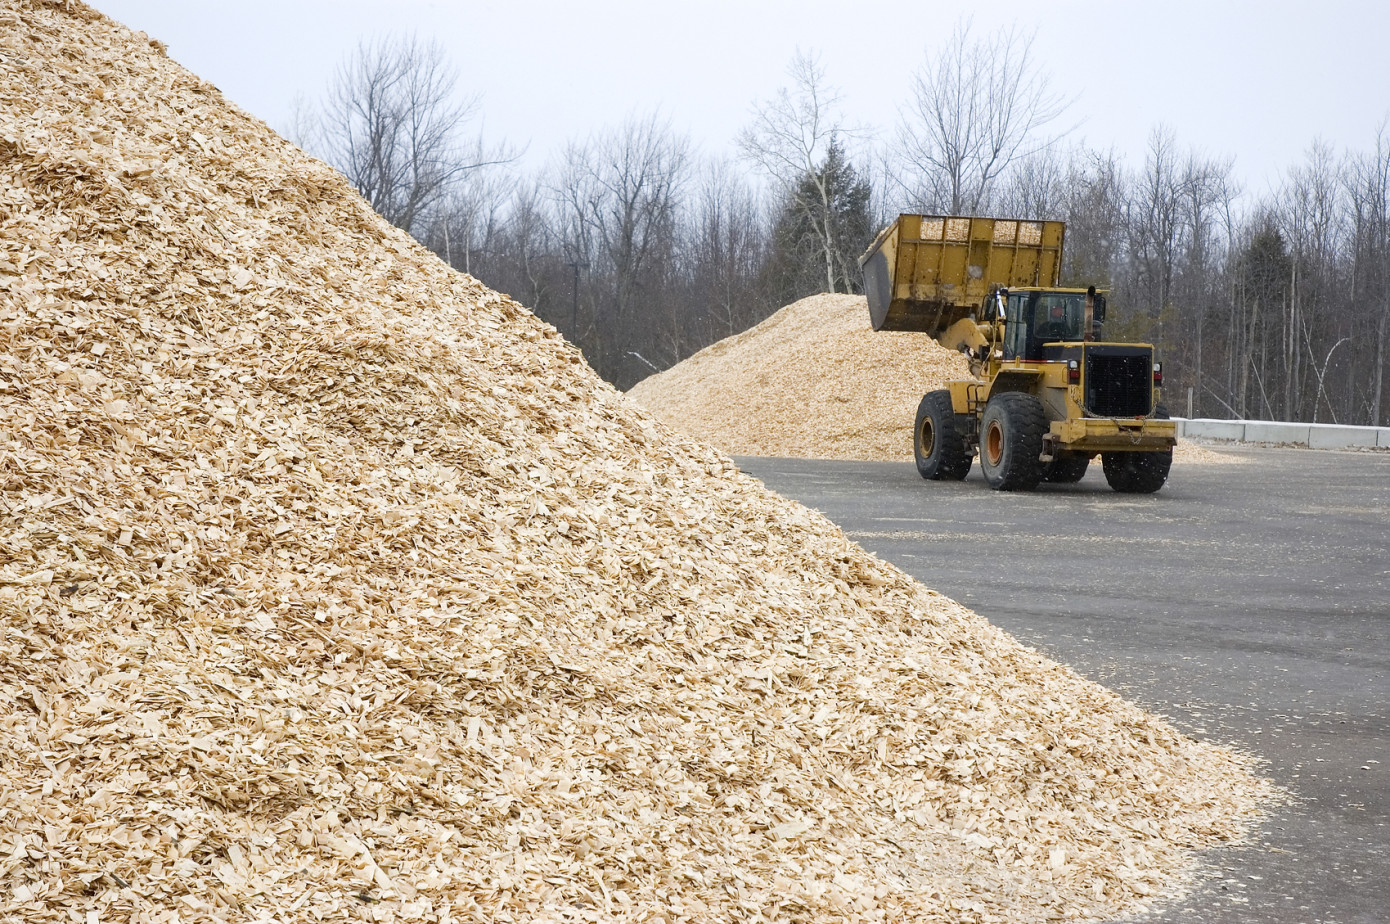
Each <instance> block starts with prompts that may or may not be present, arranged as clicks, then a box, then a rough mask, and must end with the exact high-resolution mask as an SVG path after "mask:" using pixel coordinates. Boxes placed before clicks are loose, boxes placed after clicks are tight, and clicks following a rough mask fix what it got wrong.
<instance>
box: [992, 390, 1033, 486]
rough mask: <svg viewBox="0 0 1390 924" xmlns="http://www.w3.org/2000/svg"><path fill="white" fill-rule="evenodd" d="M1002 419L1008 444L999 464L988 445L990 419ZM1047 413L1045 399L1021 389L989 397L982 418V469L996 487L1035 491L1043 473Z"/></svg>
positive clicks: (1004, 448) (1005, 443)
mask: <svg viewBox="0 0 1390 924" xmlns="http://www.w3.org/2000/svg"><path fill="white" fill-rule="evenodd" d="M992 419H998V420H999V421H1000V424H1001V426H1002V429H1003V436H1004V447H1003V452H1002V453H1001V456H1000V465H999V467H998V468H997V469H996V468H993V467H992V466H991V465H990V464H989V462H988V450H987V449H986V446H985V441H986V439H987V433H988V430H989V423H990V421H991V420H992ZM1047 429H1048V420H1047V414H1046V412H1045V411H1044V410H1043V406H1042V402H1041V401H1039V400H1038V399H1037V398H1036V397H1035V396H1033V395H1030V394H1027V393H1026V392H1021V391H1010V392H1004V393H1003V394H999V395H995V396H994V397H992V398H990V399H989V403H988V404H987V405H986V406H985V413H984V416H983V417H982V418H981V420H980V469H981V470H982V471H983V472H984V473H985V480H986V481H988V482H989V486H990V487H991V488H994V489H995V490H996V491H1031V490H1032V489H1033V488H1036V487H1037V486H1038V482H1040V481H1041V480H1042V477H1043V463H1042V459H1041V458H1040V457H1041V456H1042V443H1043V435H1044V434H1045V433H1046V432H1047Z"/></svg>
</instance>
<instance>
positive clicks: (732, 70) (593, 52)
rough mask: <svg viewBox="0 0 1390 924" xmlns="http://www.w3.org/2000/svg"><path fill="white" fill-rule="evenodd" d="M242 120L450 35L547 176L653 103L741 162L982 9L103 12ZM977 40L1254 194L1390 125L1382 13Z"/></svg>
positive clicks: (341, 1)
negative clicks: (740, 143)
mask: <svg viewBox="0 0 1390 924" xmlns="http://www.w3.org/2000/svg"><path fill="white" fill-rule="evenodd" d="M93 2H94V5H95V6H96V7H97V8H98V9H100V10H101V11H102V12H104V13H106V14H107V15H110V16H112V17H114V18H116V19H118V20H120V21H121V22H124V23H125V24H126V25H128V26H131V27H132V28H136V29H143V30H145V31H146V32H148V33H150V35H151V36H153V37H155V38H157V39H160V40H162V41H164V42H165V43H166V44H168V46H169V53H170V55H171V56H172V57H173V58H174V59H175V60H177V61H179V62H180V63H182V64H183V65H184V66H186V67H188V68H189V69H190V70H192V71H193V72H195V73H197V74H198V75H199V76H201V77H203V78H204V79H206V80H208V81H210V82H211V83H213V84H215V85H216V86H218V87H219V88H220V89H221V90H222V91H223V92H224V93H225V94H226V95H227V96H228V97H230V98H231V99H232V100H233V101H235V102H236V103H237V104H238V105H240V106H242V107H243V108H245V109H247V110H248V111H250V112H252V113H254V114H255V115H257V116H259V117H260V118H262V119H264V120H265V121H267V122H269V123H270V124H271V126H272V127H274V128H276V129H279V130H282V131H283V130H285V129H286V127H287V126H288V125H289V122H290V113H291V111H292V105H293V101H294V99H295V97H296V95H303V96H305V97H308V98H310V99H316V98H317V97H318V96H319V95H320V94H321V93H322V91H323V89H324V87H325V86H326V85H327V83H328V81H329V79H330V78H331V76H332V73H333V70H334V68H335V67H336V66H337V64H338V63H339V62H340V61H341V60H342V59H343V58H344V57H345V56H346V55H347V54H348V53H350V52H351V51H352V49H353V48H354V47H355V46H356V44H357V42H358V41H359V40H360V39H362V38H369V37H371V36H374V35H379V34H384V33H388V32H392V31H398V32H414V33H416V34H417V35H419V36H420V37H422V38H434V39H437V40H438V41H440V42H441V43H442V44H443V45H444V46H445V48H446V50H447V51H448V53H449V56H450V60H451V62H452V63H453V64H454V65H455V66H456V67H457V68H458V70H459V73H460V85H461V87H463V88H465V89H468V90H473V91H477V92H479V93H481V95H482V113H483V117H484V120H485V129H486V133H487V135H488V138H489V140H491V141H498V140H506V141H509V142H512V143H514V144H516V145H518V146H520V145H527V146H529V151H528V154H527V157H526V159H525V162H524V165H525V166H526V167H527V168H534V167H538V166H540V165H541V164H542V163H544V161H545V159H546V158H547V157H549V156H550V155H551V154H553V153H555V152H557V151H558V149H560V148H561V147H563V145H564V143H565V142H566V141H567V140H570V139H582V138H584V137H585V136H587V135H588V134H589V133H590V132H592V131H595V130H597V129H602V128H604V127H607V126H611V125H615V124H617V123H619V122H621V121H622V120H623V119H624V118H625V117H627V116H628V115H631V114H633V113H638V114H646V113H648V112H650V111H652V110H653V109H657V108H659V110H660V112H661V113H662V114H663V115H665V116H666V117H668V118H669V119H670V121H671V123H672V126H673V128H675V129H676V130H678V131H684V132H688V133H689V134H690V135H691V137H692V138H693V139H694V141H695V142H696V143H697V145H698V146H699V147H700V149H701V150H702V151H704V152H706V153H709V154H723V153H731V152H732V150H733V138H734V137H735V135H736V134H737V132H738V130H739V129H740V128H741V127H742V126H743V125H745V124H746V123H747V122H748V120H749V109H750V107H751V105H752V104H753V103H754V102H755V101H757V100H761V99H766V98H768V97H769V96H771V95H772V94H773V93H774V92H775V91H776V90H777V88H778V87H780V86H784V85H786V84H787V83H788V80H787V77H786V68H787V65H788V63H789V62H790V61H791V58H792V55H793V54H794V52H795V50H796V49H797V48H798V47H800V48H802V49H806V50H812V51H817V52H819V53H820V54H821V61H822V64H823V65H824V67H825V69H826V76H827V79H828V81H829V82H830V83H831V84H833V85H836V86H838V87H839V88H840V89H841V91H842V96H843V103H844V110H845V115H846V116H847V118H848V119H849V120H850V121H854V122H858V123H861V124H865V125H868V126H870V127H873V128H876V129H877V130H878V131H879V132H880V133H881V135H882V136H883V137H884V138H889V137H891V133H892V127H893V124H894V122H895V120H896V113H897V109H898V107H899V106H900V105H902V104H904V103H905V102H906V101H907V98H908V90H907V87H908V82H909V79H910V75H911V74H912V72H913V71H914V69H916V68H917V67H918V66H919V65H920V64H921V62H922V61H923V60H924V56H925V53H926V51H927V50H928V49H929V48H931V47H936V46H938V45H939V44H940V43H941V42H943V41H944V40H945V39H946V38H947V37H948V36H949V35H950V33H951V32H952V31H953V29H954V28H955V26H956V25H957V23H958V22H959V20H960V16H961V12H960V11H971V10H972V5H971V4H968V3H960V4H947V3H941V2H937V0H897V2H889V0H836V2H829V0H795V2H791V0H776V2H768V0H743V2H734V0H685V2H680V3H663V2H660V0H645V2H624V0H500V2H499V0H464V2H445V0H390V2H386V0H235V2H212V0H93ZM970 15H972V16H973V34H974V35H977V36H982V35H989V34H991V33H993V32H995V31H996V30H997V29H999V28H1000V27H1005V26H1012V25H1017V26H1018V27H1020V28H1021V29H1022V30H1024V31H1025V32H1030V33H1031V32H1033V30H1036V35H1035V39H1034V51H1035V53H1036V58H1037V60H1038V61H1039V62H1040V63H1041V64H1042V66H1043V67H1045V68H1046V69H1047V70H1048V71H1050V73H1051V75H1052V80H1053V86H1054V88H1055V89H1057V90H1058V91H1060V92H1061V93H1063V94H1064V95H1066V96H1069V97H1075V100H1076V101H1075V103H1074V104H1073V106H1072V108H1071V110H1070V111H1069V115H1068V121H1070V122H1078V121H1079V122H1080V123H1081V125H1080V127H1079V128H1078V129H1077V130H1076V132H1075V133H1074V134H1073V136H1072V137H1073V138H1074V139H1076V140H1084V141H1085V142H1086V143H1088V144H1089V145H1091V146H1093V147H1102V148H1108V147H1111V146H1113V147H1114V148H1115V149H1116V150H1117V151H1118V152H1119V153H1120V154H1121V156H1122V157H1124V158H1125V159H1126V160H1127V161H1129V162H1130V163H1132V164H1134V165H1136V166H1137V165H1139V164H1142V161H1143V154H1144V148H1145V144H1146V141H1147V139H1148V136H1149V134H1150V132H1151V131H1152V130H1153V128H1154V127H1155V126H1156V125H1158V124H1160V123H1162V124H1163V125H1165V126H1167V127H1169V128H1171V129H1172V130H1173V132H1174V133H1175V135H1176V138H1177V141H1178V144H1179V145H1180V147H1182V148H1184V149H1186V148H1196V149H1198V150H1200V151H1203V152H1204V153H1206V154H1210V155H1217V156H1223V157H1224V156H1233V157H1234V158H1235V169H1236V174H1237V176H1238V177H1240V178H1241V179H1242V180H1243V182H1244V185H1245V188H1246V190H1247V191H1248V192H1249V193H1251V194H1254V195H1260V194H1262V193H1264V192H1266V191H1268V190H1270V189H1271V188H1272V187H1273V186H1275V185H1277V183H1278V181H1279V178H1280V176H1281V175H1282V173H1283V172H1284V171H1286V170H1287V169H1288V168H1289V167H1291V166H1294V165H1296V164H1298V163H1299V162H1301V161H1302V159H1303V156H1304V153H1305V152H1306V150H1307V148H1308V146H1309V145H1310V144H1311V143H1312V141H1313V140H1314V139H1315V138H1320V139H1322V140H1323V141H1325V142H1327V143H1328V144H1330V145H1331V146H1332V147H1333V149H1334V150H1335V151H1337V152H1338V153H1341V152H1342V151H1345V150H1346V149H1349V148H1350V149H1356V150H1364V149H1367V148H1369V147H1370V146H1371V145H1372V144H1373V141H1374V137H1375V133H1376V130H1377V128H1378V127H1379V126H1380V124H1381V122H1382V121H1383V120H1384V119H1385V118H1386V117H1387V116H1390V3H1386V2H1385V0H1322V2H1318V3H1311V2H1302V3H1299V2H1292V0H1239V2H1234V0H1205V2H1191V0H1166V2H1165V0H1124V2H1121V0H1110V2H1106V0H1052V2H1050V3H1037V2H1020V0H995V2H992V3H989V4H985V5H980V6H976V7H974V8H973V13H971V14H970Z"/></svg>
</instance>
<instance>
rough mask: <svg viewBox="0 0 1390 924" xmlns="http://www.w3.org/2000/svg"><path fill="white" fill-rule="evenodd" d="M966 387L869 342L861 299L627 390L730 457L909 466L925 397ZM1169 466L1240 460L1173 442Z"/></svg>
mask: <svg viewBox="0 0 1390 924" xmlns="http://www.w3.org/2000/svg"><path fill="white" fill-rule="evenodd" d="M964 378H970V371H969V368H968V367H967V365H966V362H965V358H964V357H963V356H961V355H960V354H959V353H956V352H954V351H951V350H947V349H946V348H944V347H942V346H941V345H940V344H939V343H937V342H936V341H935V340H933V339H932V338H930V337H928V336H927V335H926V334H914V333H903V332H885V331H879V332H875V331H874V329H873V327H872V326H871V324H870V323H869V308H868V304H867V303H866V302H865V300H864V297H863V296H862V295H830V294H825V295H812V296H810V297H808V298H803V299H801V300H800V301H797V302H793V303H792V304H790V305H787V306H786V307H785V308H782V309H781V310H780V311H778V312H777V313H776V314H774V315H772V316H771V317H769V318H768V319H767V320H765V321H763V322H762V323H761V324H758V325H757V326H755V327H751V328H749V329H748V330H746V331H744V332H742V333H740V334H735V335H734V336H732V337H727V338H725V339H724V340H721V341H719V342H718V343H715V344H712V345H711V346H708V347H706V348H705V349H703V350H701V351H700V352H698V353H696V354H695V355H694V356H690V357H688V358H687V359H685V360H683V361H682V362H680V363H677V364H676V365H675V366H673V367H671V368H670V369H667V370H665V371H664V372H661V373H658V374H656V375H652V376H649V377H648V378H646V379H644V380H642V381H641V382H639V383H637V385H635V386H634V387H633V388H632V389H630V390H629V391H628V395H629V396H630V397H632V398H633V399H634V400H636V401H638V402H640V403H641V404H642V406H643V407H645V408H647V409H648V410H649V411H651V412H652V413H653V414H655V415H656V416H657V417H658V418H660V419H661V420H662V421H663V422H664V423H666V424H668V425H669V426H672V427H675V428H677V429H679V430H683V431H685V432H686V433H689V434H691V435H692V436H695V437H697V438H699V439H702V440H707V441H709V442H711V443H713V444H714V445H715V446H718V447H719V448H720V449H722V450H724V451H725V452H727V453H729V454H731V455H736V456H743V455H746V456H782V457H790V458H797V459H860V460H864V461H871V462H910V461H912V424H913V418H914V417H915V415H916V413H917V404H918V402H919V401H921V400H922V395H924V394H926V393H927V392H929V391H933V390H935V389H938V388H945V387H946V383H947V382H949V381H951V380H952V379H964ZM1174 458H1175V459H1176V460H1177V461H1179V462H1184V463H1203V464H1207V463H1222V462H1230V461H1236V459H1235V457H1233V456H1230V455H1225V454H1222V453H1219V452H1213V451H1212V450H1209V449H1204V448H1202V447H1200V446H1196V445H1195V444H1192V443H1189V442H1187V441H1185V440H1184V441H1180V442H1179V443H1178V446H1177V449H1176V451H1175V453H1174Z"/></svg>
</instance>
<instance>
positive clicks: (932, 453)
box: [912, 389, 970, 481]
mask: <svg viewBox="0 0 1390 924" xmlns="http://www.w3.org/2000/svg"><path fill="white" fill-rule="evenodd" d="M912 433H913V435H912V455H913V458H915V459H916V461H917V474H919V475H921V476H922V477H923V478H928V479H931V480H932V481H960V480H961V479H962V478H964V477H965V476H966V473H968V472H969V471H970V456H969V454H967V453H966V451H965V440H964V438H963V437H962V436H961V433H960V429H959V428H958V427H957V426H956V414H955V410H954V408H952V406H951V393H950V392H949V391H947V390H945V389H942V390H941V391H933V392H928V393H927V394H925V395H923V396H922V403H921V404H919V405H917V422H916V424H915V425H914V426H913V428H912Z"/></svg>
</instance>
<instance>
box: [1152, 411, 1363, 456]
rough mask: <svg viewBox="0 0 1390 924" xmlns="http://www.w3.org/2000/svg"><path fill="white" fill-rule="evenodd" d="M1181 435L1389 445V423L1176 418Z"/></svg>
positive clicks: (1320, 445)
mask: <svg viewBox="0 0 1390 924" xmlns="http://www.w3.org/2000/svg"><path fill="white" fill-rule="evenodd" d="M1173 421H1174V423H1176V424H1177V425H1178V436H1180V437H1190V438H1193V439H1203V440H1225V441H1229V442H1234V443H1287V444H1290V445H1294V446H1307V447H1308V448H1309V449H1390V427H1344V426H1341V425H1339V424H1317V423H1281V422H1279V421H1273V420H1217V419H1210V418H1198V417H1194V418H1192V419H1190V420H1189V419H1187V418H1184V417H1175V418H1173Z"/></svg>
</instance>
